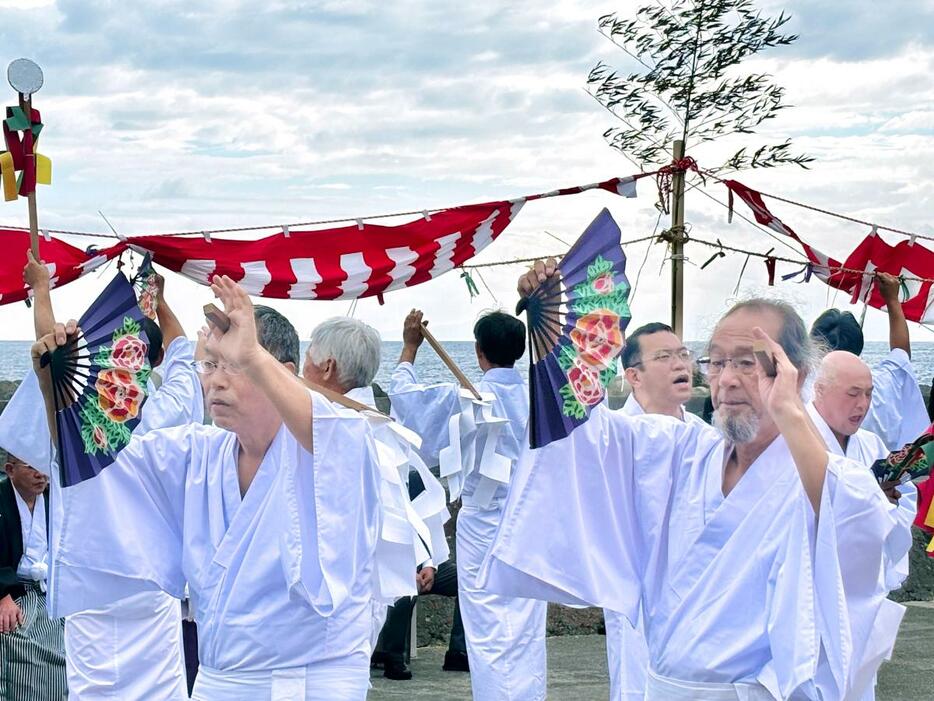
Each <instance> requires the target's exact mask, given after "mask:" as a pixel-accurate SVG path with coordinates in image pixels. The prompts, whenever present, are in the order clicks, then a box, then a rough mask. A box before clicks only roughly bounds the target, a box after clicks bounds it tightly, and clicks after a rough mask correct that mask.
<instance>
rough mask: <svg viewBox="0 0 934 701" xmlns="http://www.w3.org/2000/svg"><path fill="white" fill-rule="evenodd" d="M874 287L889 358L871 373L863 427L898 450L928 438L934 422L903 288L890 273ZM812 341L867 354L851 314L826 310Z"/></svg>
mask: <svg viewBox="0 0 934 701" xmlns="http://www.w3.org/2000/svg"><path fill="white" fill-rule="evenodd" d="M875 284H877V285H878V287H879V292H880V293H881V294H882V297H883V298H884V299H885V304H886V312H887V313H888V317H889V354H888V355H887V356H886V357H885V358H884V359H883V360H882V361H881V362H879V363H878V364H877V365H876V366H875V367H874V368H873V369H872V382H873V391H872V403H871V404H870V405H869V411H868V413H867V414H866V418H865V419H864V420H863V424H862V428H864V429H865V430H867V431H872V432H873V433H875V434H876V435H877V436H879V438H881V439H882V442H883V443H885V446H886V447H887V448H888V449H889V450H890V451H895V450H899V449H900V448H902V447H903V446H904V445H905V444H907V443H911V442H912V441H913V440H914V439H915V438H917V437H918V436H920V435H921V434H922V433H924V431H925V430H926V429H927V427H928V426H929V425H930V423H931V421H930V419H929V418H928V412H927V408H926V407H925V406H924V398H923V397H922V396H921V390H920V388H919V387H918V379H917V377H916V376H915V372H914V368H913V367H912V365H911V337H910V335H909V332H908V322H907V321H906V320H905V313H904V312H903V311H902V305H901V301H900V300H899V295H900V294H901V284H900V282H899V280H898V278H897V277H895V276H894V275H889V274H888V273H878V274H877V275H876V279H875ZM811 337H812V338H814V339H815V340H816V341H818V342H819V343H820V344H821V345H822V346H824V347H825V350H828V351H834V350H843V351H849V352H850V353H852V354H854V355H860V354H861V353H862V352H863V330H862V328H861V327H860V325H859V322H858V321H856V318H855V317H854V316H853V315H852V314H850V313H849V312H841V311H839V310H838V309H828V310H827V311H825V312H824V313H823V314H821V315H820V316H819V317H818V318H817V320H815V322H814V325H813V326H812V327H811Z"/></svg>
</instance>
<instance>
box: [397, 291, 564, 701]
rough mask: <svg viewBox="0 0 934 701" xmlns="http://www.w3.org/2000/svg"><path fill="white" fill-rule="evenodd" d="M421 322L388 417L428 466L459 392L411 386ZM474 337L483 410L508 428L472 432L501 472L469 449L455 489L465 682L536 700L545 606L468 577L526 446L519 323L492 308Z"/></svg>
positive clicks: (412, 331)
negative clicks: (486, 402) (406, 431)
mask: <svg viewBox="0 0 934 701" xmlns="http://www.w3.org/2000/svg"><path fill="white" fill-rule="evenodd" d="M421 321H422V314H421V312H419V311H416V310H412V313H410V314H409V316H408V317H407V318H406V320H405V327H404V331H403V349H402V355H401V357H400V359H399V365H398V366H397V367H396V370H395V372H393V375H392V382H391V385H390V390H389V394H390V397H391V399H392V406H393V412H394V414H395V415H396V416H397V417H398V418H399V420H400V421H401V422H402V423H403V424H405V425H406V426H408V427H409V428H411V429H412V430H413V431H415V432H416V433H418V434H419V435H421V436H422V438H423V443H422V452H423V455H425V456H426V460H429V462H430V461H433V460H437V459H438V455H439V453H440V451H441V450H442V449H444V448H445V447H446V446H447V444H448V443H449V442H450V441H451V440H452V437H451V435H450V432H449V424H450V420H451V418H452V417H453V416H455V415H456V414H457V412H458V411H459V401H458V397H459V392H460V388H459V387H458V386H457V385H455V384H453V383H445V384H440V385H430V386H425V385H423V384H421V383H420V382H419V379H418V375H417V374H416V372H415V366H414V363H415V357H416V355H417V353H418V349H419V346H420V345H421V342H422V338H423V336H422V333H421ZM474 337H475V339H476V342H477V344H476V349H477V360H478V363H479V365H480V368H481V369H482V370H483V373H484V374H483V379H482V380H481V382H480V383H479V385H478V386H477V389H478V391H479V392H480V394H481V395H485V394H489V395H492V397H493V414H494V415H495V416H497V417H500V418H502V419H507V420H508V423H507V424H506V428H505V429H504V430H502V431H499V432H498V433H493V434H481V435H483V436H484V438H483V439H481V440H485V439H486V438H489V439H490V440H493V439H494V438H495V439H496V440H497V444H496V446H495V449H496V452H495V454H496V455H497V456H502V457H505V458H507V459H506V460H504V461H502V462H504V463H505V467H506V468H507V469H506V470H504V472H503V473H501V474H497V475H495V477H491V476H488V475H494V473H493V472H492V471H486V470H485V466H484V465H483V464H482V461H483V459H484V454H485V453H486V454H489V452H488V451H487V450H485V448H486V446H485V445H482V444H481V445H474V446H470V447H469V448H468V450H467V451H466V452H467V453H468V454H469V455H471V456H473V457H472V458H470V459H471V460H474V461H475V462H474V464H472V465H471V466H470V467H471V468H472V469H470V472H469V473H468V475H467V477H466V478H465V480H464V485H463V490H462V492H461V509H460V511H459V512H458V515H457V528H456V546H457V578H458V597H459V602H460V607H461V616H462V618H463V622H464V632H465V634H466V638H467V656H468V659H469V660H470V683H471V688H472V691H473V698H474V699H475V701H514V700H521V701H538V700H539V699H544V698H545V693H546V682H547V680H546V669H547V668H546V659H545V623H546V621H545V618H546V615H547V605H546V604H545V603H544V602H542V601H535V600H533V599H528V598H516V597H511V596H500V595H498V594H495V593H493V592H492V591H490V590H489V589H487V588H486V587H484V586H482V585H481V584H480V582H479V579H478V577H479V570H480V565H481V563H482V561H483V558H484V556H485V555H486V552H487V549H488V548H489V546H490V543H491V542H492V540H493V535H494V533H495V532H496V529H497V527H498V526H499V522H500V519H501V517H502V508H503V504H504V503H505V500H506V495H507V493H508V491H509V489H510V488H511V486H510V485H511V473H512V465H513V464H514V463H515V460H516V459H517V458H518V457H519V454H520V452H521V451H522V447H523V444H524V441H525V440H526V438H525V435H526V424H527V422H528V417H529V400H528V388H527V387H526V385H525V382H523V380H522V377H521V375H520V374H519V372H518V371H517V370H516V369H515V367H514V366H515V363H516V361H517V360H519V358H521V357H522V355H523V353H524V351H525V327H524V325H523V324H522V323H521V322H520V321H519V320H518V319H516V318H515V317H512V316H510V315H508V314H504V313H502V312H493V313H491V314H487V315H485V316H484V317H482V318H481V319H480V320H479V321H478V322H477V324H476V326H475V327H474ZM497 436H498V437H497ZM471 450H472V451H473V452H470V451H471Z"/></svg>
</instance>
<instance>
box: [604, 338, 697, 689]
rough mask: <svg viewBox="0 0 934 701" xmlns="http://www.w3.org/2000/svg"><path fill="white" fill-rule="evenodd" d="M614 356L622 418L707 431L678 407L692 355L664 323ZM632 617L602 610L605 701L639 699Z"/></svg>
mask: <svg viewBox="0 0 934 701" xmlns="http://www.w3.org/2000/svg"><path fill="white" fill-rule="evenodd" d="M620 360H621V362H622V365H623V368H624V372H625V377H626V381H627V382H628V383H629V386H630V387H632V393H631V394H630V395H629V396H628V397H627V398H626V403H625V404H623V406H622V408H621V409H619V410H618V411H620V412H621V413H623V414H624V415H626V416H640V415H642V414H661V415H664V416H671V417H674V418H676V419H678V420H679V421H689V422H695V423H698V424H701V425H703V426H706V427H707V428H708V429H709V430H711V431H712V430H713V429H712V428H710V427H709V426H707V424H706V423H704V421H703V420H702V419H701V418H700V417H699V416H696V415H695V414H692V413H691V412H689V411H687V410H686V409H685V407H684V404H685V403H686V402H687V401H688V400H689V399H690V398H691V394H692V389H693V377H692V370H693V362H692V360H693V356H692V354H691V351H690V350H688V349H687V348H686V347H685V346H684V343H682V341H681V339H680V338H678V336H677V334H675V333H674V331H673V330H672V328H671V327H670V326H668V325H667V324H662V323H659V322H653V323H650V324H645V325H644V326H640V327H639V328H637V329H636V330H635V331H633V332H632V333H630V334H629V335H628V336H627V338H626V345H625V347H624V348H623V352H622V355H621V356H620ZM638 617H639V620H638V621H637V622H636V625H631V624H630V623H629V621H628V620H627V619H626V616H625V615H623V614H621V613H617V612H615V611H610V610H609V609H607V610H605V611H604V612H603V619H604V621H605V623H606V654H607V665H608V668H609V672H610V700H611V701H641V700H642V699H643V698H644V697H645V677H646V671H647V669H648V656H649V651H648V647H647V646H646V642H645V631H644V626H643V622H642V617H643V615H642V612H641V611H639V613H638Z"/></svg>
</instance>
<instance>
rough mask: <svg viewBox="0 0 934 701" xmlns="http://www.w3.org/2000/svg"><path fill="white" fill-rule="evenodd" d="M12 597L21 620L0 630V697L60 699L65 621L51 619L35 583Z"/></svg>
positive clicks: (63, 694)
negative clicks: (8, 630)
mask: <svg viewBox="0 0 934 701" xmlns="http://www.w3.org/2000/svg"><path fill="white" fill-rule="evenodd" d="M25 586H26V593H25V594H24V595H23V596H22V597H20V598H19V599H17V600H16V605H17V606H19V607H20V609H21V610H22V612H23V617H24V619H25V621H24V622H23V624H22V625H21V626H19V628H17V629H16V630H14V631H13V632H12V633H0V701H62V699H65V698H67V697H68V686H67V683H66V681H65V624H64V621H63V620H62V619H60V618H57V619H55V620H51V619H50V618H49V612H48V609H47V608H46V602H45V594H44V593H43V592H42V591H41V590H40V589H39V587H38V586H36V585H35V583H33V582H30V583H27V584H26V585H25Z"/></svg>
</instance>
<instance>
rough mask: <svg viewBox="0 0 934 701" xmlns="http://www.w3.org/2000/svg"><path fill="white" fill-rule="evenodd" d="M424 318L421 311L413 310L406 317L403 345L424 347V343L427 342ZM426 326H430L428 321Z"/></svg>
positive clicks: (403, 328) (403, 327)
mask: <svg viewBox="0 0 934 701" xmlns="http://www.w3.org/2000/svg"><path fill="white" fill-rule="evenodd" d="M422 317H423V314H422V312H421V310H420V309H413V310H412V311H410V312H409V314H408V316H406V317H405V323H404V324H403V325H402V343H403V344H405V345H407V346H411V347H414V348H418V347H419V346H420V345H422V341H424V340H425V336H424V335H423V334H422ZM425 325H426V326H427V325H428V322H427V321H426V322H425Z"/></svg>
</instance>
